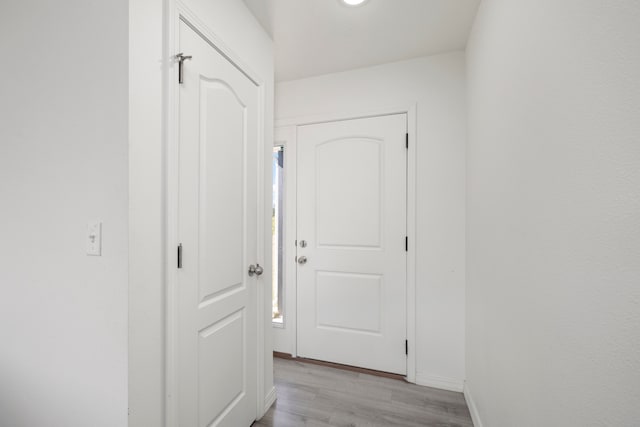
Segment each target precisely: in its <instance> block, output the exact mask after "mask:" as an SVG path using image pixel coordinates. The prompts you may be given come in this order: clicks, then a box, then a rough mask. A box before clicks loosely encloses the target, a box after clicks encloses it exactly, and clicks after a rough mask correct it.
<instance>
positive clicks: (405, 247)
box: [404, 236, 409, 252]
mask: <svg viewBox="0 0 640 427" xmlns="http://www.w3.org/2000/svg"><path fill="white" fill-rule="evenodd" d="M404 251H405V252H409V236H404Z"/></svg>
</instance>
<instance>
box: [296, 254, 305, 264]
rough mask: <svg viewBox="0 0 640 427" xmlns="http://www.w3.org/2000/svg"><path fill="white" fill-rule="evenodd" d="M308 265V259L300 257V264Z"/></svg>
mask: <svg viewBox="0 0 640 427" xmlns="http://www.w3.org/2000/svg"><path fill="white" fill-rule="evenodd" d="M306 263H307V257H306V256H304V255H303V256H301V257H298V264H306Z"/></svg>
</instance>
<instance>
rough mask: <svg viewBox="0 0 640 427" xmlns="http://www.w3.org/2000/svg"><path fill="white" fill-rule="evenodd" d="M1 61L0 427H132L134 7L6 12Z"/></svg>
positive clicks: (53, 5) (65, 1) (35, 1)
mask: <svg viewBox="0 0 640 427" xmlns="http://www.w3.org/2000/svg"><path fill="white" fill-rule="evenodd" d="M0 51H1V52H2V56H3V59H2V67H0V94H1V95H0V123H1V124H0V341H1V344H0V425H2V426H3V427H19V426H25V427H31V426H37V425H41V426H45V425H46V426H51V427H73V426H78V427H84V426H88V425H91V426H104V427H114V426H125V425H126V423H127V256H128V255H127V235H128V231H127V212H128V202H127V199H128V192H127V179H128V173H127V163H128V155H127V109H128V106H127V66H128V65H127V2H126V1H123V0H116V1H108V2H97V1H90V2H88V1H80V0H61V1H56V2H51V1H44V0H29V1H18V2H9V1H3V2H2V3H1V4H0ZM90 219H100V220H102V222H103V233H104V236H103V247H102V249H103V255H102V256H101V257H90V256H87V255H86V254H85V239H86V232H87V221H88V220H90Z"/></svg>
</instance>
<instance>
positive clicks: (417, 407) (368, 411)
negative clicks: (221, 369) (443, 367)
mask: <svg viewBox="0 0 640 427" xmlns="http://www.w3.org/2000/svg"><path fill="white" fill-rule="evenodd" d="M273 362H274V367H275V384H276V390H277V393H278V399H277V401H276V403H275V404H274V405H273V406H272V407H271V409H269V411H268V412H267V413H266V414H265V416H264V417H263V418H262V419H261V420H259V421H256V422H255V423H254V424H253V426H254V427H302V426H310V427H326V426H340V427H346V426H350V427H351V426H353V427H360V426H371V427H374V426H375V427H378V426H379V427H382V426H385V427H389V426H409V427H414V426H416V427H417V426H434V427H435V426H437V427H473V423H472V422H471V417H470V415H469V410H468V408H467V405H466V403H465V401H464V397H463V395H462V393H454V392H450V391H442V390H437V389H433V388H429V387H420V386H417V385H413V384H408V383H406V382H404V381H398V380H395V379H390V378H382V377H377V376H372V375H368V374H362V373H358V372H350V371H345V370H341V369H335V368H330V367H326V366H318V365H313V364H309V363H301V362H298V361H296V360H295V359H293V360H286V359H279V358H275V359H274V360H273Z"/></svg>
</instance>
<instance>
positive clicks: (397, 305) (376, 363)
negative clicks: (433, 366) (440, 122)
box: [297, 114, 407, 375]
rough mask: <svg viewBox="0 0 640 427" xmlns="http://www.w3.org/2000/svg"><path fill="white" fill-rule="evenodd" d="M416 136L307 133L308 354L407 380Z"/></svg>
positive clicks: (302, 158) (301, 159)
mask: <svg viewBox="0 0 640 427" xmlns="http://www.w3.org/2000/svg"><path fill="white" fill-rule="evenodd" d="M406 131H407V117H406V114H396V115H388V116H380V117H371V118H364V119H355V120H345V121H339V122H331V123H322V124H314V125H307V126H300V127H299V128H298V198H297V200H298V230H297V239H298V242H297V243H298V247H297V261H298V264H297V272H298V273H297V275H298V277H297V279H298V280H297V283H298V285H297V287H298V291H297V292H298V338H297V341H298V348H297V353H298V356H301V357H307V358H312V359H319V360H325V361H330V362H336V363H341V364H346V365H353V366H359V367H363V368H369V369H375V370H380V371H385V372H393V373H397V374H403V375H406V369H407V366H406V353H405V339H406V262H407V256H406V248H405V236H406V222H407V220H406V198H407V195H406V177H407V175H406V167H407V157H406V156H407V152H406V146H405V138H406Z"/></svg>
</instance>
